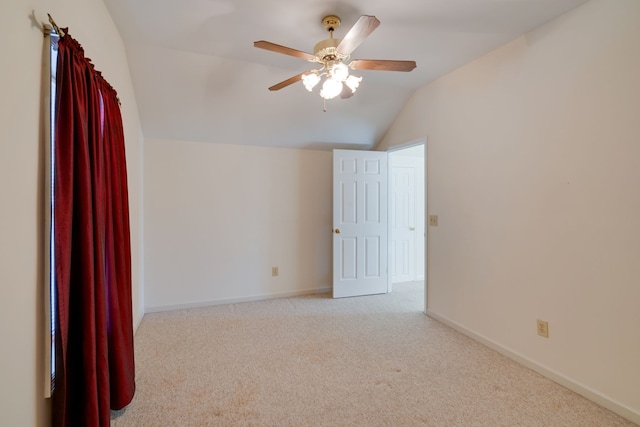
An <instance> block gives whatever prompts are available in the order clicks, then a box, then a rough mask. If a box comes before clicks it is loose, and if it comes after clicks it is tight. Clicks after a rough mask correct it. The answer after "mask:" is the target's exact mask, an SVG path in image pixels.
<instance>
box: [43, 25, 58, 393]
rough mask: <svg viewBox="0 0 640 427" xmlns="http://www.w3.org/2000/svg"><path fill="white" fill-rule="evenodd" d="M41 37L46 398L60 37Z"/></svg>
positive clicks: (48, 388) (51, 368) (52, 374)
mask: <svg viewBox="0 0 640 427" xmlns="http://www.w3.org/2000/svg"><path fill="white" fill-rule="evenodd" d="M44 31H45V38H46V39H47V40H48V42H49V43H48V45H49V46H48V47H49V49H48V51H47V52H46V55H45V56H46V60H45V61H46V64H45V67H44V69H45V79H46V81H47V82H48V85H47V86H45V87H48V88H49V91H48V92H45V100H44V110H45V111H44V119H45V125H44V128H45V150H44V151H45V162H44V163H45V173H44V176H45V186H44V188H45V191H44V197H45V203H44V207H45V215H44V221H45V227H44V230H45V233H44V234H45V244H44V252H45V254H44V307H45V316H44V317H45V329H44V330H45V334H44V335H45V346H44V347H45V351H44V354H45V360H44V364H45V370H44V371H45V377H44V396H45V397H46V398H50V397H51V396H52V394H53V391H54V390H55V384H56V359H55V357H56V356H55V355H56V352H55V343H56V332H57V325H56V316H55V313H56V311H55V307H56V282H55V257H54V250H53V249H54V244H55V240H54V232H55V222H54V221H53V218H54V212H55V199H54V183H55V176H54V170H55V117H56V114H55V113H56V87H57V86H56V81H57V80H56V71H57V64H58V40H59V39H60V37H59V36H58V34H57V33H56V32H55V31H54V30H53V29H52V28H51V27H50V26H48V25H47V26H45V30H44Z"/></svg>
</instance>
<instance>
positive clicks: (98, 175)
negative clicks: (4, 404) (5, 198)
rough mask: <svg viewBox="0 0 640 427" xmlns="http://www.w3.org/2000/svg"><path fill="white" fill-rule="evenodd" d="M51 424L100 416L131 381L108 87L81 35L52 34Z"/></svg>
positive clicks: (119, 186) (114, 123) (119, 154)
mask: <svg viewBox="0 0 640 427" xmlns="http://www.w3.org/2000/svg"><path fill="white" fill-rule="evenodd" d="M54 173H55V176H54V206H55V209H54V224H55V225H54V227H55V234H54V239H55V255H54V256H55V281H56V291H57V307H56V315H57V326H58V333H57V334H56V364H57V368H56V379H55V381H56V386H55V387H56V388H55V391H54V394H53V425H54V426H56V427H57V426H108V425H109V423H110V410H111V409H121V408H123V407H124V406H126V405H127V404H128V403H129V402H130V401H131V399H132V398H133V394H134V391H135V370H134V355H133V319H132V303H131V245H130V237H129V206H128V193H127V173H126V161H125V147H124V133H123V129H122V118H121V116H120V108H119V104H118V98H117V94H116V92H115V90H114V89H113V88H112V87H111V86H110V85H109V84H108V83H107V82H106V81H105V80H104V79H103V78H102V76H101V75H100V73H99V72H97V71H96V70H95V69H94V67H93V65H92V64H91V62H90V60H89V59H88V58H85V56H84V51H83V49H82V47H81V46H80V44H79V43H78V42H77V41H75V40H74V39H73V38H72V37H71V36H69V35H68V34H67V35H65V36H64V37H62V38H61V39H60V40H59V42H58V69H57V94H56V117H55V168H54Z"/></svg>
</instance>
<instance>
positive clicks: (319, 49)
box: [313, 39, 344, 62]
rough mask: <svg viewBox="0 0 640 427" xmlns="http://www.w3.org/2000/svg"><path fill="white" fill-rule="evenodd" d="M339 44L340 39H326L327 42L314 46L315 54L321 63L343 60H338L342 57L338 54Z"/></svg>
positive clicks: (323, 41)
mask: <svg viewBox="0 0 640 427" xmlns="http://www.w3.org/2000/svg"><path fill="white" fill-rule="evenodd" d="M339 44H340V39H325V40H322V41H321V42H319V43H316V45H315V46H314V48H313V54H314V55H315V56H316V58H317V59H318V60H319V61H321V62H323V61H333V60H335V59H341V58H338V56H340V55H339V54H338V51H337V50H336V48H337V47H338V45H339ZM343 57H344V56H343Z"/></svg>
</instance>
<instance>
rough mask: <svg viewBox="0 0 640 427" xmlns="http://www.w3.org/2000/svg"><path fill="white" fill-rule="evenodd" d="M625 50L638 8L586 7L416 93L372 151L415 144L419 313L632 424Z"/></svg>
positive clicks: (623, 4)
mask: <svg viewBox="0 0 640 427" xmlns="http://www.w3.org/2000/svg"><path fill="white" fill-rule="evenodd" d="M639 42H640V2H639V1H637V0H615V1H612V0H594V1H592V2H589V3H587V4H585V5H583V6H581V7H579V8H577V9H575V10H574V11H572V12H570V13H568V14H566V15H564V16H562V17H560V18H558V19H556V20H554V21H552V22H550V23H548V24H547V25H545V26H543V27H541V28H539V29H537V30H535V31H533V32H531V33H530V34H527V35H526V36H524V37H521V38H519V39H517V40H515V41H513V42H512V43H510V44H508V45H506V46H504V47H502V48H500V49H498V50H496V51H494V52H492V53H490V54H489V55H486V56H485V57H483V58H481V59H479V60H477V61H475V62H473V63H471V64H468V65H467V66H464V67H462V68H461V69H459V70H457V71H455V72H453V73H450V74H449V75H447V76H445V77H443V78H441V79H439V80H437V81H435V82H434V83H432V84H430V85H428V86H426V87H424V88H422V89H421V90H420V91H419V92H417V93H416V94H415V95H414V96H413V97H412V99H411V100H410V102H409V103H408V104H407V106H406V107H405V109H404V111H403V112H402V113H401V114H400V116H399V117H398V119H397V120H396V122H395V123H394V125H393V127H392V129H391V130H390V131H389V132H388V134H387V135H386V137H385V138H384V140H383V141H382V143H381V144H380V146H379V147H378V149H385V148H387V147H389V146H393V145H397V144H401V143H403V142H406V141H412V140H415V139H417V138H419V137H425V136H428V140H429V145H428V181H427V183H428V192H427V194H428V203H429V213H434V214H438V215H439V226H438V227H437V228H434V227H430V228H429V230H428V239H429V241H428V245H429V253H430V256H429V260H428V263H429V264H428V272H429V273H428V277H429V289H428V310H429V312H430V313H431V314H433V315H435V316H438V317H439V318H441V319H444V320H447V321H449V322H451V323H452V324H455V325H457V326H458V327H459V328H461V329H463V330H465V331H467V332H468V333H470V334H472V335H474V336H476V337H478V338H481V339H485V340H486V342H489V343H493V344H494V345H495V346H498V347H500V348H501V349H502V350H504V351H506V352H511V354H512V355H513V356H516V357H521V358H522V360H526V361H528V362H531V364H532V365H533V366H536V367H537V369H539V370H541V371H545V372H546V373H547V374H549V375H550V376H554V375H556V378H557V379H560V380H561V381H563V382H564V383H565V384H569V385H571V386H572V387H574V389H577V390H580V391H581V392H583V393H585V394H587V395H589V396H590V397H591V398H593V399H595V400H597V401H600V402H601V403H604V404H606V405H607V406H609V407H610V408H612V409H614V410H616V411H617V412H619V413H621V414H622V415H624V416H626V417H628V418H631V419H632V420H633V421H635V422H640V309H638V302H639V301H640V262H639V260H640V225H639V222H638V221H639V218H640V190H639V189H638V185H639V183H640V167H638V162H639V161H640V120H639V112H640V77H639V76H640V49H639V48H638V43H639ZM538 318H539V319H544V320H547V321H548V322H549V334H550V337H549V339H545V338H541V337H539V336H537V335H536V319H538Z"/></svg>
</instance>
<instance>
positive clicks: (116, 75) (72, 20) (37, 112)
mask: <svg viewBox="0 0 640 427" xmlns="http://www.w3.org/2000/svg"><path fill="white" fill-rule="evenodd" d="M32 12H34V13H35V16H36V19H35V22H34V21H33V20H32V19H31V18H30V15H31V14H32ZM47 12H49V13H51V14H52V16H53V17H54V19H56V20H57V21H58V24H60V25H61V26H63V27H66V26H69V27H70V32H71V34H72V35H73V36H74V37H75V38H76V39H77V40H79V41H80V43H82V45H83V46H84V48H85V51H86V53H87V56H89V57H90V58H92V60H93V63H94V64H95V65H96V68H97V69H98V70H101V71H102V72H103V75H104V76H105V77H106V78H107V80H108V81H109V82H110V83H111V84H112V85H113V86H114V87H115V88H116V90H117V91H118V94H119V96H120V99H121V101H122V113H123V120H124V126H125V137H126V140H127V155H128V170H129V186H130V190H129V191H130V204H131V214H132V218H131V227H132V244H133V246H134V247H133V253H132V256H133V269H134V270H133V274H134V304H135V307H134V317H135V319H136V321H138V320H139V319H140V318H141V316H142V305H141V303H142V294H141V289H142V282H141V280H140V276H141V274H142V270H141V268H140V260H141V251H140V245H141V243H142V241H141V235H140V230H141V224H140V219H141V217H140V215H141V209H142V206H141V191H142V184H141V173H142V168H141V161H142V156H141V153H142V136H141V131H140V123H139V119H138V113H137V106H136V101H135V98H134V94H133V88H132V85H131V79H130V77H129V70H128V65H127V60H126V56H125V51H124V46H123V44H122V40H121V39H120V36H119V35H118V32H117V30H116V28H115V26H114V24H113V22H112V21H111V18H110V15H109V14H108V12H107V10H106V9H105V7H104V4H103V3H102V1H101V0H65V1H56V0H53V1H51V0H49V1H45V0H2V2H0V16H1V17H2V32H3V34H4V43H3V52H2V56H1V59H0V94H1V95H0V195H1V199H0V200H1V202H0V203H1V206H2V207H1V208H0V342H1V343H2V345H0V378H1V379H2V381H1V385H0V414H1V415H0V416H1V417H2V422H0V424H2V425H7V426H46V425H49V424H50V419H49V403H48V401H46V400H45V399H44V398H43V396H44V369H43V367H44V301H43V299H44V297H43V286H44V285H43V280H44V279H43V259H44V258H43V255H42V254H43V244H42V242H43V233H44V231H43V215H42V212H43V203H42V200H43V197H44V188H43V183H44V177H43V171H44V164H43V161H44V139H43V132H44V131H43V129H44V128H43V123H42V113H41V112H42V100H43V90H44V89H43V88H44V86H43V83H42V69H41V67H42V63H43V61H42V58H43V50H44V49H45V47H44V46H45V39H44V38H43V35H42V31H41V29H40V28H39V25H38V22H41V21H43V20H46V16H47V15H46V14H47Z"/></svg>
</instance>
